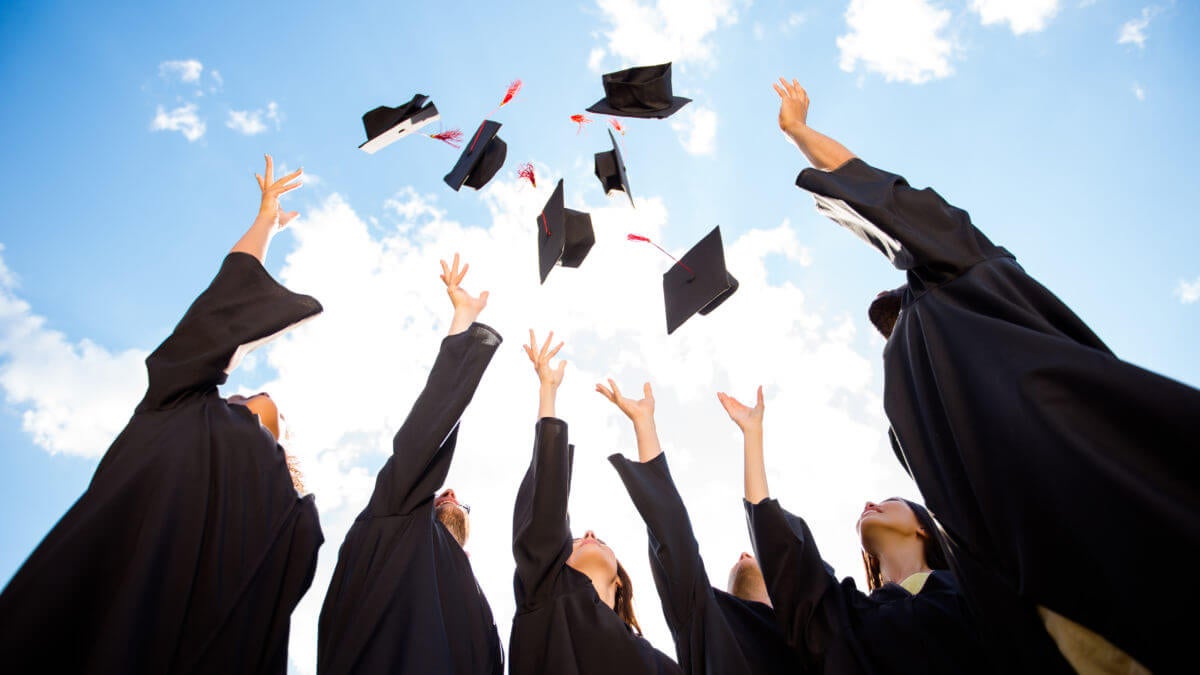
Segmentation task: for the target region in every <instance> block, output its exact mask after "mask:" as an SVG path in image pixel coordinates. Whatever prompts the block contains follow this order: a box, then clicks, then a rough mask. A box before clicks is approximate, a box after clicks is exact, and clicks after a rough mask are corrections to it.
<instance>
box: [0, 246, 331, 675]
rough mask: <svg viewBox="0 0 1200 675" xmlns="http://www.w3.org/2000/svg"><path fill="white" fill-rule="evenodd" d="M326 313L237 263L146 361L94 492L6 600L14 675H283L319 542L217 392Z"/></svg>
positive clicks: (4, 636) (226, 267) (260, 435)
mask: <svg viewBox="0 0 1200 675" xmlns="http://www.w3.org/2000/svg"><path fill="white" fill-rule="evenodd" d="M320 311H321V305H320V304H319V303H318V302H317V301H316V300H314V299H313V298H311V297H308V296H305V295H299V294H296V293H292V292H291V291H288V290H287V289H286V288H284V287H282V286H280V285H279V284H278V283H276V282H275V280H273V279H272V278H271V276H270V275H269V274H267V272H266V270H264V269H263V267H262V265H261V264H259V262H258V260H257V259H255V258H254V257H253V256H250V255H247V254H245V253H231V254H229V256H228V257H226V258H225V261H224V263H223V264H222V266H221V269H220V271H219V272H218V273H217V276H216V278H215V279H213V282H212V284H211V285H210V286H209V287H208V289H207V290H205V291H204V292H203V293H202V294H201V295H200V297H198V298H197V299H196V301H195V302H194V303H193V304H192V306H191V308H190V309H188V311H187V314H185V315H184V317H183V319H182V320H181V321H180V322H179V325H178V326H176V327H175V331H174V332H173V333H171V335H170V337H168V338H167V339H166V341H164V342H163V343H162V344H161V345H160V346H159V347H158V349H156V350H154V352H153V353H152V354H151V355H150V356H149V357H148V358H147V359H146V368H147V370H148V372H149V387H148V389H147V391H146V395H145V398H143V399H142V401H141V403H140V404H138V406H137V409H136V410H135V412H134V414H133V417H132V418H131V419H130V420H129V424H128V425H126V427H125V429H124V430H123V431H122V432H121V434H120V435H119V436H118V437H117V439H116V440H115V441H114V442H113V444H112V445H111V446H110V447H109V449H108V451H107V452H106V453H105V455H104V457H103V459H102V460H101V461H100V465H99V467H98V468H97V469H96V473H95V475H94V476H93V477H92V481H91V483H90V484H89V485H88V488H87V490H86V491H85V492H84V493H83V495H82V496H81V497H80V498H79V500H78V501H77V502H75V504H74V506H72V507H71V509H70V510H69V511H68V512H67V513H66V515H64V516H63V518H62V520H60V521H59V522H58V524H56V525H55V526H54V529H53V530H51V531H50V533H49V534H48V535H46V538H45V539H44V540H43V541H42V543H41V544H39V545H38V547H37V549H36V550H35V551H34V552H33V554H32V555H30V557H29V559H28V560H27V561H26V562H25V564H24V565H23V566H22V567H21V569H20V570H19V571H18V572H17V574H16V576H15V577H13V579H12V581H11V582H10V583H9V584H8V587H7V588H6V589H5V590H4V593H3V595H0V663H3V664H4V668H5V669H6V670H8V671H9V672H14V673H15V672H45V673H49V672H55V673H63V672H70V673H104V674H106V675H107V674H109V673H194V672H202V673H216V672H219V673H271V672H274V673H284V672H286V669H287V644H288V628H289V623H290V618H291V613H292V609H293V608H295V606H296V603H297V602H299V600H300V597H301V596H302V595H304V592H305V591H306V590H307V589H308V587H309V584H311V583H312V577H313V572H314V570H315V567H316V562H317V549H318V548H319V547H320V545H321V542H322V541H323V539H322V536H321V528H320V524H319V522H318V520H317V510H316V507H315V505H314V504H313V498H312V496H307V497H300V496H299V495H297V494H296V490H295V488H294V487H293V485H292V481H291V476H290V474H289V472H288V467H287V463H286V460H285V456H284V453H283V450H282V448H281V447H280V446H279V445H278V444H277V443H276V441H275V438H274V436H272V435H271V432H269V431H268V430H267V429H266V428H265V427H263V426H262V425H261V424H259V422H258V418H257V417H256V416H255V415H254V414H253V413H251V412H250V410H249V409H248V408H246V407H245V406H243V405H229V404H227V403H226V402H225V400H224V399H222V398H221V396H220V395H219V394H218V392H217V386H218V385H220V384H223V383H224V382H225V379H226V374H227V372H228V371H229V370H231V369H232V368H233V366H234V365H235V364H236V361H237V359H238V358H240V355H241V354H243V353H244V352H245V351H246V350H247V348H248V347H249V346H251V345H253V344H255V343H261V342H262V341H264V340H266V339H269V338H270V337H272V336H274V335H276V334H278V333H279V332H281V331H283V330H286V329H287V328H289V327H291V326H293V325H295V324H297V323H299V322H300V321H303V320H304V319H306V318H309V317H312V316H314V315H316V314H317V313H319V312H320Z"/></svg>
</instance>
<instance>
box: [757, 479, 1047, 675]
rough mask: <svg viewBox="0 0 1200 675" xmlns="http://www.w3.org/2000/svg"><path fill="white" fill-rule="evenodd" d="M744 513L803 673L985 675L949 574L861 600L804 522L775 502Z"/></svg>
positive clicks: (766, 501) (973, 633) (986, 664)
mask: <svg viewBox="0 0 1200 675" xmlns="http://www.w3.org/2000/svg"><path fill="white" fill-rule="evenodd" d="M745 506H746V519H747V521H748V522H749V525H750V536H751V539H752V540H753V542H754V551H755V554H756V555H758V561H759V564H760V565H762V570H763V577H764V578H765V579H766V582H767V592H768V594H770V596H771V602H772V603H773V604H774V605H775V612H776V616H777V617H778V619H779V622H780V626H781V627H782V628H783V631H784V633H785V635H786V636H787V640H788V643H789V644H790V645H791V646H792V648H793V649H794V650H795V651H796V653H797V654H798V655H799V657H800V659H801V661H802V662H803V664H804V667H805V669H806V670H811V671H812V672H819V673H827V674H831V673H896V674H897V675H901V674H904V675H907V674H909V673H926V674H928V675H938V674H941V673H945V674H946V675H959V674H961V673H987V672H991V666H990V664H989V661H988V659H987V657H986V655H985V652H984V650H983V647H982V644H981V642H980V641H979V639H978V634H977V633H976V631H975V626H974V621H973V618H972V616H971V614H970V612H969V610H968V609H967V604H966V600H965V599H964V598H963V596H962V594H961V593H960V592H959V590H958V584H957V583H956V582H955V580H954V576H953V575H952V574H950V573H949V572H946V571H939V570H935V571H934V572H933V573H932V574H931V575H930V576H929V578H928V579H927V580H926V581H925V586H924V587H923V588H922V589H921V592H919V593H917V594H916V595H913V594H911V593H909V592H908V591H907V590H905V589H904V588H902V587H901V586H899V585H897V584H885V585H884V586H883V588H879V589H876V590H875V591H873V592H872V593H871V594H870V595H866V594H864V593H863V592H862V591H860V590H858V589H857V588H856V587H855V585H854V580H853V579H851V578H849V577H847V578H845V579H843V580H842V582H841V583H838V580H837V578H836V577H834V575H833V569H832V568H831V567H829V566H828V565H827V564H826V563H825V561H824V560H822V559H821V553H820V551H818V550H817V545H816V542H814V541H813V538H812V532H810V531H809V529H808V525H807V524H806V523H805V522H804V520H803V519H801V518H797V517H796V516H793V515H792V514H790V513H788V512H787V511H785V510H784V509H783V508H782V507H781V506H780V505H779V502H778V501H776V500H774V499H764V500H763V501H761V502H759V503H758V504H750V503H749V502H745ZM1030 672H1034V671H1030Z"/></svg>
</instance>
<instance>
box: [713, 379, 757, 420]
mask: <svg viewBox="0 0 1200 675" xmlns="http://www.w3.org/2000/svg"><path fill="white" fill-rule="evenodd" d="M717 399H718V400H720V401H721V406H722V407H724V408H725V412H727V413H729V419H731V420H733V423H734V424H736V425H738V428H740V429H741V430H742V431H745V430H746V428H747V427H759V428H761V427H762V420H763V410H764V406H763V390H762V385H759V387H758V402H757V404H756V405H755V406H754V407H753V408H751V407H750V406H748V405H746V404H745V403H742V402H741V401H739V400H737V399H736V398H734V397H732V396H730V395H729V394H726V393H724V392H718V393H717Z"/></svg>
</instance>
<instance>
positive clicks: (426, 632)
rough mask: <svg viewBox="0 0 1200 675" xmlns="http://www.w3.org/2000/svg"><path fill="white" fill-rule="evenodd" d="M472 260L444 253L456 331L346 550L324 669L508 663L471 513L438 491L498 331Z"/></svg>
mask: <svg viewBox="0 0 1200 675" xmlns="http://www.w3.org/2000/svg"><path fill="white" fill-rule="evenodd" d="M469 267H470V266H469V265H463V266H462V268H461V269H460V268H459V257H458V254H455V255H454V261H453V263H452V264H451V265H447V264H446V262H445V261H442V275H441V279H442V282H444V283H445V284H446V293H447V294H448V295H449V296H450V301H451V304H453V306H454V317H453V319H452V320H451V322H450V334H449V335H448V336H447V337H446V338H445V339H443V340H442V343H441V347H440V348H439V350H438V355H437V360H435V361H434V364H433V368H432V369H431V370H430V372H429V379H428V381H427V382H426V383H425V389H424V390H423V391H422V392H421V394H420V395H419V396H418V397H417V401H416V403H414V404H413V407H412V410H411V411H410V412H409V413H408V418H407V419H405V420H404V424H403V425H402V426H401V427H400V430H399V431H397V432H396V436H395V438H394V439H393V441H392V456H391V457H390V458H388V460H387V462H386V463H385V464H384V465H383V468H382V469H380V470H379V475H378V477H377V478H376V480H375V491H374V492H373V493H372V494H371V499H370V501H369V502H368V503H367V507H366V508H365V509H363V511H362V513H361V514H359V516H358V518H357V519H356V520H355V521H354V525H353V526H351V528H350V531H349V532H347V533H346V539H345V541H344V542H343V543H342V548H341V550H340V551H339V552H338V563H337V568H336V569H335V570H334V572H333V579H332V581H330V583H329V590H328V592H327V593H326V595H325V604H324V605H323V606H322V607H321V618H320V624H319V626H318V641H317V670H318V672H320V673H324V674H331V673H411V674H413V675H417V674H420V675H440V674H451V673H453V674H459V675H467V674H468V673H469V674H471V675H475V674H489V673H490V674H494V675H500V674H501V673H503V672H504V653H503V650H502V647H501V646H500V637H499V635H498V633H497V632H496V623H495V621H494V620H493V619H492V610H491V607H490V606H489V605H488V601H487V598H485V597H484V595H483V591H482V589H480V588H479V584H478V583H477V582H476V580H475V573H474V571H473V570H472V568H471V560H470V558H468V557H467V554H466V552H465V551H464V550H463V546H464V545H465V544H466V543H467V537H468V535H469V533H470V515H469V512H468V510H467V507H466V506H465V505H463V504H461V503H460V502H459V501H458V498H457V496H456V495H455V494H454V491H453V490H445V491H442V492H441V493H437V491H438V490H439V489H441V488H442V483H443V482H444V481H445V480H446V474H447V473H448V472H449V471H450V462H451V460H453V459H454V449H455V445H456V442H457V440H458V428H459V419H460V418H461V417H462V414H463V411H464V410H466V407H467V404H469V403H470V402H471V398H472V397H473V396H474V395H475V389H476V388H477V387H478V386H479V382H480V380H481V379H482V378H483V373H484V371H485V370H487V367H488V364H489V363H490V362H491V360H492V355H493V354H495V353H496V349H497V348H498V347H499V346H500V341H501V338H500V334H499V333H497V332H496V331H495V330H493V329H492V328H490V327H489V326H485V325H484V324H481V323H478V322H476V320H475V319H476V318H477V317H478V316H479V313H480V312H482V311H483V308H484V307H486V306H487V300H488V292H487V291H484V292H482V293H480V294H479V295H478V296H472V295H471V294H470V293H468V292H467V291H466V289H464V288H463V287H462V286H461V283H462V281H463V278H464V277H465V276H466V274H467V270H468V268H469ZM435 494H436V497H435Z"/></svg>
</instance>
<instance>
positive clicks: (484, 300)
mask: <svg viewBox="0 0 1200 675" xmlns="http://www.w3.org/2000/svg"><path fill="white" fill-rule="evenodd" d="M489 295H491V293H489V292H488V291H484V292H482V293H480V294H479V303H480V304H481V305H483V307H487V299H488V296H489ZM483 307H480V309H483Z"/></svg>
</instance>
